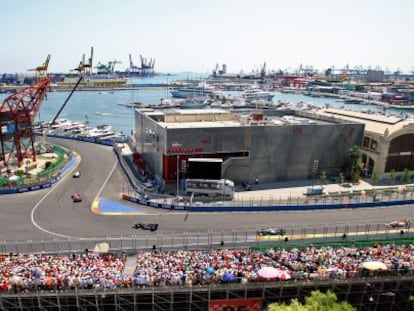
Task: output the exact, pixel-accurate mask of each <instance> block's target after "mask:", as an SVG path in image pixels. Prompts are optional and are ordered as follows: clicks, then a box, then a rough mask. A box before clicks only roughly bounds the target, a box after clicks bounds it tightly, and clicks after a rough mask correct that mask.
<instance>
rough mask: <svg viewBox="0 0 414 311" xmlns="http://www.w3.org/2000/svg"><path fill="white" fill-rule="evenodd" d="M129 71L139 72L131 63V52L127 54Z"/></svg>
mask: <svg viewBox="0 0 414 311" xmlns="http://www.w3.org/2000/svg"><path fill="white" fill-rule="evenodd" d="M129 72H139V67H138V66H136V65H135V64H134V63H133V61H132V55H131V54H129Z"/></svg>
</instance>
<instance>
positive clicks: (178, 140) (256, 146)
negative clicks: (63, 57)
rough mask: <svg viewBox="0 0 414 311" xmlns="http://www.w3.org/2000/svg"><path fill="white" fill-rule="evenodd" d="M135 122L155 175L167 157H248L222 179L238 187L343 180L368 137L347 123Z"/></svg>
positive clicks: (230, 165)
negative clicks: (323, 175)
mask: <svg viewBox="0 0 414 311" xmlns="http://www.w3.org/2000/svg"><path fill="white" fill-rule="evenodd" d="M136 121H137V122H136V133H137V134H136V141H137V142H138V145H137V149H138V152H141V153H142V154H143V158H144V159H145V160H146V161H148V163H149V164H150V166H151V169H152V170H153V172H154V173H155V174H158V175H160V176H162V169H163V168H162V158H163V154H164V153H166V154H168V155H172V156H174V155H183V154H190V155H196V154H216V153H230V152H240V151H247V152H248V157H247V159H246V157H244V158H240V159H237V158H232V159H224V160H225V163H224V164H223V167H224V169H223V178H228V179H231V180H234V181H235V182H249V181H250V180H252V179H254V178H255V177H259V179H260V180H261V181H264V182H271V181H283V180H299V179H307V178H313V177H315V178H318V176H319V173H320V172H321V171H323V170H324V171H326V172H327V173H328V175H330V174H333V175H338V174H339V172H340V169H341V166H342V165H344V161H345V158H347V156H348V150H349V148H350V147H351V146H353V145H358V146H359V145H361V142H362V136H363V131H364V125H362V124H348V123H324V124H301V125H297V124H296V125H284V126H266V125H257V126H249V125H246V126H241V127H224V128H168V129H164V128H162V127H161V126H159V125H158V124H157V123H156V122H154V121H153V120H150V119H149V118H147V117H145V116H144V117H143V118H142V119H141V117H140V116H138V117H137V120H136ZM142 126H143V130H142V131H141V127H142ZM141 132H142V134H140V133H141ZM139 142H141V143H139ZM140 145H141V147H140ZM315 161H317V162H318V165H317V167H316V169H315Z"/></svg>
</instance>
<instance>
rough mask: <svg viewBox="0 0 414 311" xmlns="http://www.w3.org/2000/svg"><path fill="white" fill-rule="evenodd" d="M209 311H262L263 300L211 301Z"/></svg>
mask: <svg viewBox="0 0 414 311" xmlns="http://www.w3.org/2000/svg"><path fill="white" fill-rule="evenodd" d="M208 310H209V311H261V310H262V299H261V298H246V299H217V300H210V305H209V308H208Z"/></svg>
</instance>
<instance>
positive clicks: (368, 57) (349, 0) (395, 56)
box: [0, 0, 414, 74]
mask: <svg viewBox="0 0 414 311" xmlns="http://www.w3.org/2000/svg"><path fill="white" fill-rule="evenodd" d="M413 12H414V1H413V0H393V1H389V0H346V1H339V0H283V1H282V0H67V1H64V0H36V1H27V0H13V1H10V0H0V21H1V22H0V24H1V36H0V38H1V42H2V46H1V49H0V55H1V59H0V74H1V73H4V72H8V73H15V72H19V73H23V72H26V71H27V69H29V68H34V67H36V66H39V65H41V64H42V63H43V62H44V60H45V58H46V56H47V55H48V54H51V60H50V64H49V72H69V71H70V70H71V69H73V68H75V67H77V65H78V64H79V62H80V60H81V58H82V54H84V53H85V54H86V59H87V58H88V57H89V52H90V48H91V46H93V47H94V64H97V63H98V62H101V63H107V62H109V61H113V60H115V59H116V60H118V61H121V62H122V63H121V64H117V65H116V70H125V69H126V68H127V67H128V66H129V54H132V58H133V61H134V63H135V64H136V65H139V55H143V56H144V57H147V58H148V59H149V58H155V60H156V61H155V70H156V71H157V72H163V73H171V72H186V71H189V72H200V73H208V72H211V71H212V69H213V68H214V67H215V65H216V64H219V65H220V66H221V65H222V64H226V65H227V71H228V72H231V73H240V72H244V73H248V72H252V71H253V70H258V69H259V68H260V66H261V65H262V64H263V63H264V62H266V68H267V69H268V70H279V69H281V70H289V71H295V70H297V68H298V67H299V66H300V65H301V64H302V65H303V66H304V67H307V66H312V67H313V68H315V69H319V70H325V69H327V68H331V67H334V68H337V69H339V68H343V67H344V66H346V65H349V67H350V68H354V67H355V66H363V67H365V68H367V67H368V66H371V68H376V67H377V66H379V67H380V68H381V69H383V70H390V71H396V70H401V71H403V72H409V71H412V70H414V69H413V68H414V61H413V56H414V40H413V35H414V19H413V18H412V13H413Z"/></svg>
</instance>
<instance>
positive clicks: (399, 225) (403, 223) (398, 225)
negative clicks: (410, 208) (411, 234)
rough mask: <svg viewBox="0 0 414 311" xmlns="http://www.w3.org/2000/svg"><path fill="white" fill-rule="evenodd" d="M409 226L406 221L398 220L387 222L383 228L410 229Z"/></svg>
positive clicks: (408, 222)
mask: <svg viewBox="0 0 414 311" xmlns="http://www.w3.org/2000/svg"><path fill="white" fill-rule="evenodd" d="M410 224H411V222H410V221H409V220H408V219H406V218H404V219H399V220H394V221H392V222H389V223H387V224H385V226H386V227H387V228H391V229H394V228H408V227H410Z"/></svg>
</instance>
